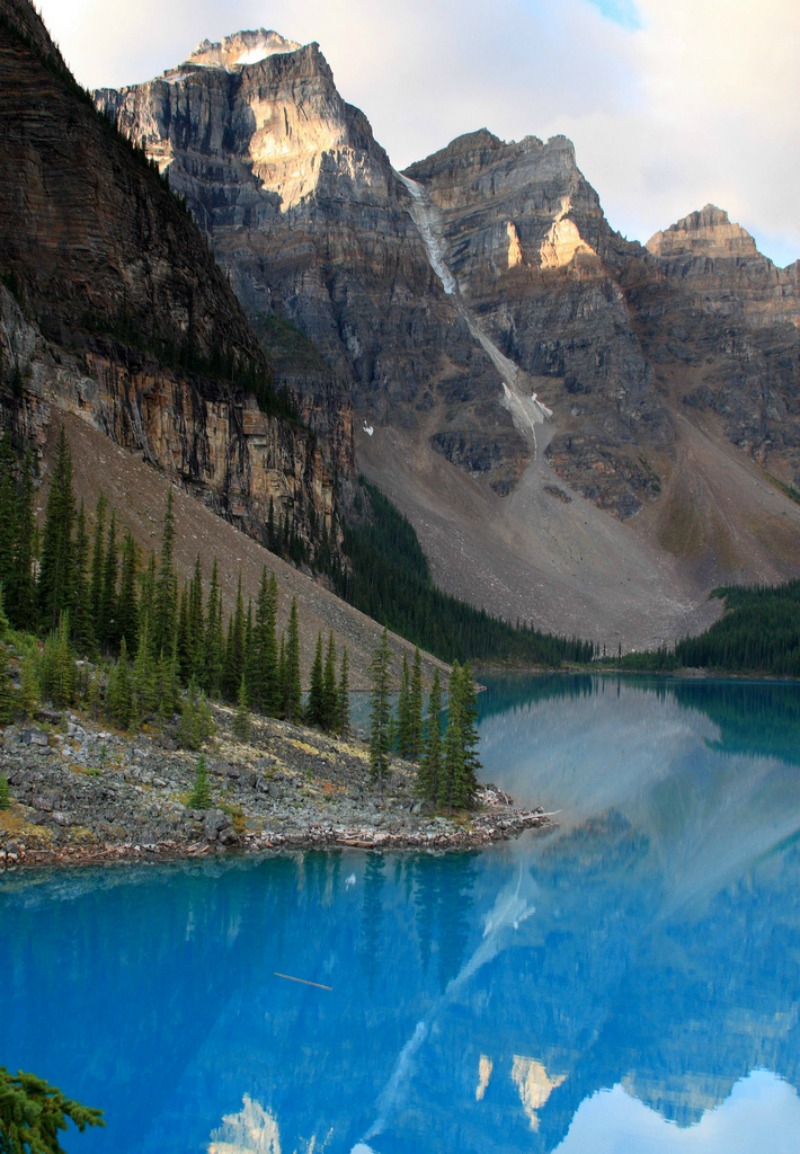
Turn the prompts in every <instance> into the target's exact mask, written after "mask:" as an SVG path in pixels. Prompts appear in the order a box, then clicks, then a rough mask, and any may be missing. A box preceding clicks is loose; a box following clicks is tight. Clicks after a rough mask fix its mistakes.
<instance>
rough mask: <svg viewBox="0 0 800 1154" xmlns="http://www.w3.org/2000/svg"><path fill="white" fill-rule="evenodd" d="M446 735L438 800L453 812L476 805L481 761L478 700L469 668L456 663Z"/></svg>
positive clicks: (450, 691) (450, 693)
mask: <svg viewBox="0 0 800 1154" xmlns="http://www.w3.org/2000/svg"><path fill="white" fill-rule="evenodd" d="M448 696H449V700H448V708H447V732H446V733H445V738H444V756H443V767H442V776H441V779H440V782H439V790H438V795H437V800H438V802H439V804H441V805H445V806H448V807H450V808H453V809H470V808H471V807H472V806H473V805H474V804H475V794H476V791H477V788H478V771H479V769H480V761H479V760H478V756H477V746H478V732H477V724H476V717H477V698H476V694H475V685H474V682H473V680H472V671H471V670H470V667H469V665H464V666H461V665H459V663H458V662H457V661H456V662H454V663H453V671H452V673H451V674H450V685H449V694H448Z"/></svg>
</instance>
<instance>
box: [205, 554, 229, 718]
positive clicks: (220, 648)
mask: <svg viewBox="0 0 800 1154" xmlns="http://www.w3.org/2000/svg"><path fill="white" fill-rule="evenodd" d="M224 660H225V641H224V636H223V632H222V591H221V590H220V586H219V573H218V568H217V559H216V557H215V558H214V565H213V567H212V570H211V584H210V586H209V589H208V601H207V607H206V638H205V663H204V665H205V671H204V676H203V681H202V684H203V687H204V688H205V690H206V691H207V693H208V695H209V697H212V698H218V697H219V696H220V694H221V692H222V670H223V665H224Z"/></svg>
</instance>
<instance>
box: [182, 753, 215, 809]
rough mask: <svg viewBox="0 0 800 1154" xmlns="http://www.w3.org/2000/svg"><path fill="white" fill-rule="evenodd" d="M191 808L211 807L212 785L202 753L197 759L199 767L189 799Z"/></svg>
mask: <svg viewBox="0 0 800 1154" xmlns="http://www.w3.org/2000/svg"><path fill="white" fill-rule="evenodd" d="M187 805H188V807H189V809H210V808H211V786H210V784H209V781H208V770H207V769H206V759H205V757H204V756H203V755H202V754H200V757H198V759H197V768H196V769H195V774H194V786H193V787H192V792H191V793H190V794H189V798H188V801H187Z"/></svg>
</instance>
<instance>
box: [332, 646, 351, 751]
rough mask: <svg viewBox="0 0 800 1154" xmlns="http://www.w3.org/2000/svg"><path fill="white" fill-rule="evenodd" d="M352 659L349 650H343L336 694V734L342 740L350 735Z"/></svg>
mask: <svg viewBox="0 0 800 1154" xmlns="http://www.w3.org/2000/svg"><path fill="white" fill-rule="evenodd" d="M349 665H350V658H349V655H348V652H347V649H343V650H342V661H341V665H340V667H339V685H338V688H337V692H336V723H335V728H336V732H337V733H338V734H339V736H340V737H342V738H347V737H348V735H349V733H350V672H349Z"/></svg>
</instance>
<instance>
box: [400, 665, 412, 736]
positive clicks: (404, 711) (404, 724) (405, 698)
mask: <svg viewBox="0 0 800 1154" xmlns="http://www.w3.org/2000/svg"><path fill="white" fill-rule="evenodd" d="M410 680H411V675H410V673H409V670H408V659H407V658H406V655H405V653H404V654H403V666H402V669H401V673H400V697H399V699H398V702H397V752H398V753H399V754H400V756H401V757H406V758H407V757H410V756H411V753H410V749H411V718H410V714H409V694H410V691H411V685H410Z"/></svg>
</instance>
